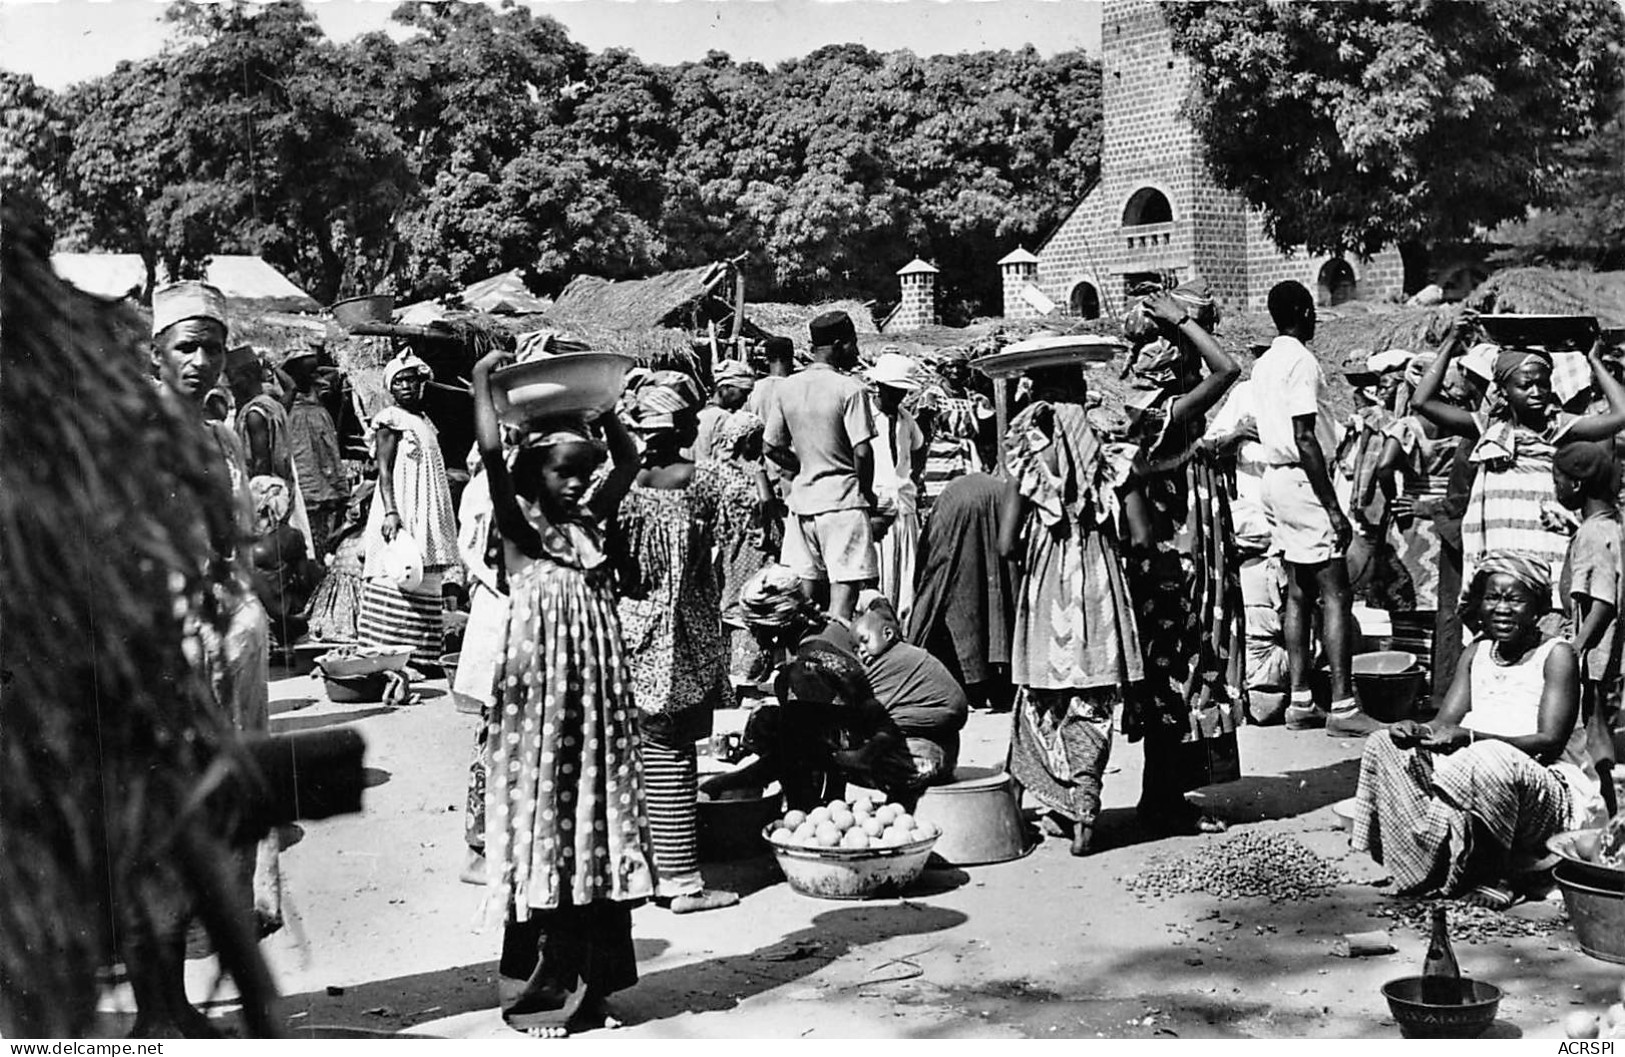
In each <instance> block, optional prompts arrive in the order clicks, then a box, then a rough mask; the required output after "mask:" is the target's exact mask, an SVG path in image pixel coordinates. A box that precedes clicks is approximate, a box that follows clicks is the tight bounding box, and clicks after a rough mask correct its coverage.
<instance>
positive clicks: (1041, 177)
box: [0, 0, 1100, 318]
mask: <svg viewBox="0 0 1625 1057" xmlns="http://www.w3.org/2000/svg"><path fill="white" fill-rule="evenodd" d="M170 18H171V19H172V20H173V21H174V22H175V23H176V30H177V39H176V40H175V42H174V43H173V44H172V45H171V46H170V47H169V48H168V49H167V50H166V51H165V52H164V53H162V54H161V55H158V56H156V57H154V58H151V59H148V60H144V61H142V62H136V63H125V64H123V65H121V66H120V67H119V68H118V69H117V70H115V71H114V72H112V73H110V74H108V75H107V76H105V77H102V78H98V79H96V80H94V81H91V82H89V83H86V84H81V85H77V86H75V87H73V88H72V89H70V90H69V91H68V92H66V93H64V95H63V96H61V97H60V98H57V97H53V96H52V95H51V93H49V92H46V91H44V90H43V89H40V88H39V87H38V86H36V85H34V84H33V83H32V82H31V81H28V80H27V79H26V78H9V79H7V80H4V81H0V102H5V103H7V104H9V105H7V106H6V107H5V111H4V112H5V114H6V118H5V121H6V123H5V125H0V137H4V138H0V179H3V178H17V179H22V180H24V181H26V182H41V183H44V182H49V180H50V179H52V178H55V179H58V180H59V181H60V184H61V185H62V187H63V188H65V189H66V193H65V194H64V195H62V196H61V197H60V201H59V202H58V208H57V210H56V220H57V226H58V229H59V234H60V235H61V236H62V237H63V238H64V240H65V241H66V242H67V244H70V245H75V246H79V247H84V248H98V249H109V250H120V251H125V252H137V253H140V254H142V255H143V257H144V258H145V259H146V260H147V262H148V265H149V270H150V272H151V274H152V275H154V276H158V275H162V274H176V275H179V274H187V273H189V272H191V271H193V270H195V269H196V268H197V267H198V266H199V265H201V264H202V263H203V262H204V261H205V260H206V258H207V257H208V256H209V255H210V254H212V253H223V252H254V253H259V254H262V255H263V256H265V257H266V258H267V259H268V260H270V261H272V262H273V263H275V264H277V265H278V266H280V267H282V268H284V269H285V270H287V271H288V272H289V273H290V274H292V275H293V276H295V277H296V278H297V279H298V280H300V281H301V282H302V283H303V284H304V285H306V286H307V287H308V288H310V289H311V291H312V292H313V293H315V294H316V295H317V296H318V297H320V298H324V299H328V298H333V297H336V296H341V295H343V294H348V293H355V292H361V291H365V290H371V289H380V288H383V289H393V290H395V291H396V292H398V293H401V294H403V295H409V296H415V295H419V294H433V293H438V292H441V291H444V290H447V289H451V288H454V287H456V286H459V285H461V284H465V283H468V282H472V281H474V280H477V279H481V278H484V277H486V276H488V275H491V274H493V273H495V272H498V271H501V270H506V269H510V268H517V267H526V268H529V269H530V270H531V271H530V274H531V275H532V276H534V277H535V279H536V281H537V283H538V285H539V286H541V287H543V288H546V287H549V286H557V285H560V284H562V283H563V282H564V281H566V280H567V279H568V278H569V277H570V276H572V275H575V274H580V273H584V272H585V273H595V274H600V275H607V276H613V277H622V276H633V275H641V274H649V273H651V272H655V271H659V270H661V269H665V268H671V267H682V266H687V265H692V264H696V263H700V262H703V261H709V260H716V259H719V258H724V257H728V258H731V257H743V258H744V259H745V260H746V262H747V266H748V268H749V272H748V274H749V275H750V282H751V284H752V289H753V293H754V295H756V296H767V297H782V298H795V299H816V298H825V297H836V296H848V295H856V296H862V297H868V298H874V299H877V300H881V301H885V300H887V299H889V298H893V297H895V296H896V289H897V286H896V281H895V279H894V273H895V271H896V270H897V268H898V267H900V266H901V265H902V264H904V263H905V262H906V261H907V260H908V259H909V258H911V257H914V256H923V257H925V258H927V259H929V260H933V261H935V263H937V265H938V266H939V267H940V268H941V269H942V280H941V283H942V291H943V296H944V306H943V307H944V309H945V312H946V313H947V314H948V315H949V316H950V317H955V318H963V317H966V316H968V315H971V314H975V313H977V312H983V311H993V310H996V308H997V305H998V291H999V285H998V284H999V278H998V275H997V271H996V269H995V268H994V266H993V262H994V261H995V260H997V258H998V257H999V256H1001V255H1002V254H1003V253H1005V252H1006V251H1008V250H1009V249H1011V248H1012V247H1013V246H1014V245H1015V244H1016V243H1017V242H1025V243H1027V244H1028V245H1029V246H1031V245H1035V244H1036V243H1037V242H1038V241H1039V240H1041V239H1042V238H1043V236H1044V235H1045V234H1047V232H1048V231H1049V230H1050V229H1051V228H1052V227H1053V226H1054V225H1055V224H1056V223H1057V222H1058V221H1059V220H1060V219H1061V217H1062V216H1063V215H1064V212H1065V211H1066V210H1067V209H1068V208H1070V206H1071V205H1072V204H1073V203H1074V202H1075V201H1076V199H1077V197H1078V196H1079V195H1080V194H1081V193H1082V191H1083V189H1084V188H1085V187H1086V186H1087V185H1088V183H1089V181H1090V180H1091V179H1092V178H1093V176H1094V174H1095V172H1096V170H1097V168H1098V162H1099V153H1100V70H1099V65H1098V63H1096V62H1095V60H1093V59H1091V58H1089V57H1087V56H1085V55H1084V54H1082V53H1080V52H1071V53H1064V54H1061V55H1057V56H1055V57H1053V58H1050V59H1045V58H1042V57H1040V56H1039V54H1038V53H1037V51H1035V50H1034V49H1032V48H1026V49H1023V50H1021V51H1016V52H1009V51H1001V52H980V53H974V54H962V55H948V56H933V57H929V58H922V57H918V56H915V55H913V54H911V53H909V52H906V51H900V52H892V53H878V52H873V51H870V50H868V49H867V48H863V47H860V46H857V45H840V46H833V47H826V48H822V49H819V50H817V51H815V52H813V53H812V54H810V55H808V56H806V57H805V58H801V59H797V60H793V61H791V62H787V63H784V64H782V65H780V66H779V67H777V68H776V69H768V68H766V67H764V66H761V65H759V64H755V63H736V62H734V61H733V60H732V59H731V58H730V57H729V56H727V55H726V54H722V53H717V52H714V53H712V54H710V55H708V56H707V57H706V58H705V59H704V60H703V61H701V62H695V63H685V64H683V65H680V66H676V67H666V66H658V65H651V64H648V63H644V62H642V61H641V60H639V59H638V58H637V57H636V56H635V55H633V54H631V53H629V52H626V51H623V50H618V49H611V50H608V51H604V52H601V53H594V52H591V51H589V50H588V49H586V48H584V47H582V46H581V45H579V44H577V43H575V42H573V41H571V40H570V38H569V36H568V34H567V33H566V32H565V31H564V29H563V28H562V27H561V26H560V25H559V24H558V23H556V22H555V21H553V20H552V19H550V18H546V17H538V16H535V15H533V14H531V12H530V10H529V9H527V8H524V7H519V6H511V5H510V6H505V7H501V8H496V7H491V6H487V5H480V4H430V3H424V4H403V5H402V6H401V7H400V8H399V9H397V11H396V12H395V14H394V20H395V22H396V23H398V24H399V26H400V27H402V28H403V29H404V30H407V31H408V32H405V33H399V34H384V33H374V34H369V35H367V36H364V37H361V38H359V39H357V40H355V41H351V42H349V43H347V44H344V45H336V44H334V43H333V42H331V41H329V40H327V39H326V38H325V37H324V36H323V35H322V33H321V30H320V27H319V26H318V25H317V24H316V23H315V21H314V19H313V18H312V17H311V15H310V14H309V12H308V11H306V10H305V9H304V8H302V7H300V6H299V5H298V4H296V3H292V2H289V0H279V2H276V3H271V4H266V5H260V4H237V5H218V6H201V5H199V6H191V5H184V6H183V5H176V6H175V7H174V8H173V9H172V12H171V14H170ZM44 130H50V131H51V135H48V136H47V135H43V134H42V133H43V131H44ZM32 144H44V146H39V147H35V146H31V145H32ZM13 170H15V172H16V176H15V177H13V176H12V175H11V173H12V171H13Z"/></svg>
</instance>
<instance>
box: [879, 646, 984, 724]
mask: <svg viewBox="0 0 1625 1057" xmlns="http://www.w3.org/2000/svg"><path fill="white" fill-rule="evenodd" d="M864 668H865V669H867V670H868V672H869V682H870V684H871V685H872V686H873V687H874V691H875V697H876V698H878V699H879V701H880V703H881V704H883V705H885V706H886V711H887V712H888V713H890V714H891V718H892V721H893V722H894V723H896V724H897V729H899V730H901V731H902V732H903V733H904V734H905V735H907V736H909V737H912V738H930V739H931V740H932V741H938V740H941V739H944V738H945V737H946V736H948V735H951V734H954V733H956V732H958V731H959V730H960V729H961V728H962V727H964V725H965V717H966V716H967V715H969V713H970V702H969V701H968V700H967V699H966V697H965V690H964V688H963V687H961V686H960V685H959V682H958V681H957V680H955V679H954V677H953V674H952V673H951V672H949V671H948V669H947V667H945V666H944V665H943V663H942V662H941V661H939V660H937V659H936V658H935V657H933V656H931V654H929V653H927V652H926V651H925V650H923V649H921V648H920V647H918V646H911V645H909V644H908V643H906V642H899V643H896V644H894V645H893V646H892V648H891V649H889V650H887V651H886V652H885V653H883V654H881V655H880V656H879V657H876V658H874V659H873V660H870V661H868V662H867V663H865V665H864Z"/></svg>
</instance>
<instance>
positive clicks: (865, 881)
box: [762, 824, 940, 899]
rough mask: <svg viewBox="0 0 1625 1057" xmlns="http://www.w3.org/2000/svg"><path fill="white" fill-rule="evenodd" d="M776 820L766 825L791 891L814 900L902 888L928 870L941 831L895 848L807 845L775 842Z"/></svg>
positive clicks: (864, 895)
mask: <svg viewBox="0 0 1625 1057" xmlns="http://www.w3.org/2000/svg"><path fill="white" fill-rule="evenodd" d="M775 828H777V827H776V826H775V825H772V824H770V825H768V826H765V827H763V829H762V839H763V840H765V841H767V843H768V846H769V847H771V848H772V849H773V855H774V857H775V858H777V859H778V861H779V869H780V870H782V871H784V879H785V880H786V881H789V882H790V887H791V889H792V890H794V891H796V892H799V893H801V894H802V895H804V896H812V897H814V898H815V899H868V898H869V897H870V896H875V895H880V894H882V893H889V892H898V891H901V890H902V889H904V888H907V887H908V886H909V885H911V884H913V883H914V882H915V881H916V880H917V879H918V878H919V876H920V874H922V873H924V872H925V863H926V860H927V859H929V858H931V846H932V845H933V844H935V843H936V842H937V836H940V834H937V835H933V836H930V837H927V838H926V839H925V840H917V841H911V842H910V843H908V844H899V845H897V846H895V847H891V848H804V847H801V846H799V845H786V844H774V843H773V842H772V840H771V839H770V838H771V837H772V835H773V830H774V829H775Z"/></svg>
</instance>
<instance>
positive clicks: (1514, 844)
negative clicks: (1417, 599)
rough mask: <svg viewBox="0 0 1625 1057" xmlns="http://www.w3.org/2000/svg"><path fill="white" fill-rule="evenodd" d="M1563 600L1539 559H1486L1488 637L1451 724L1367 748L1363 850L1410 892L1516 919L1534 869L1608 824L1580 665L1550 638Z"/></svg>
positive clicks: (1465, 678) (1471, 657)
mask: <svg viewBox="0 0 1625 1057" xmlns="http://www.w3.org/2000/svg"><path fill="white" fill-rule="evenodd" d="M1551 592H1552V589H1551V569H1550V566H1548V565H1547V564H1546V563H1545V562H1544V561H1542V560H1540V559H1539V558H1535V557H1530V556H1527V555H1522V554H1516V553H1511V552H1505V551H1502V552H1496V553H1493V554H1488V555H1485V556H1484V558H1483V559H1482V560H1481V561H1480V562H1479V563H1478V567H1477V570H1476V572H1475V573H1474V576H1473V579H1472V581H1471V583H1470V584H1469V586H1468V589H1467V597H1466V598H1465V600H1464V601H1463V620H1464V621H1465V622H1466V623H1467V624H1468V626H1469V627H1471V628H1473V629H1474V630H1475V631H1477V633H1478V638H1477V639H1476V640H1474V641H1473V642H1472V643H1471V644H1470V645H1469V646H1468V647H1467V648H1466V650H1465V651H1463V653H1462V658H1461V663H1460V664H1459V665H1458V666H1457V668H1456V678H1455V681H1454V682H1452V683H1451V685H1450V690H1449V693H1447V694H1446V695H1445V699H1444V703H1443V706H1442V707H1441V708H1440V710H1439V714H1438V716H1436V717H1435V718H1434V719H1432V720H1431V721H1429V722H1427V723H1418V722H1415V721H1413V720H1406V721H1404V722H1401V723H1396V724H1394V725H1393V726H1391V727H1389V728H1388V729H1387V730H1385V731H1379V732H1377V733H1376V734H1373V735H1371V737H1370V738H1368V739H1367V740H1366V744H1365V754H1364V757H1363V758H1362V759H1361V761H1360V785H1359V790H1358V792H1356V794H1355V808H1354V837H1353V840H1352V841H1351V844H1352V846H1353V847H1354V849H1355V850H1356V851H1366V852H1370V853H1371V857H1372V858H1373V859H1375V860H1376V861H1377V862H1379V863H1382V864H1383V865H1384V866H1387V867H1388V869H1389V871H1390V872H1392V873H1393V875H1394V883H1395V885H1396V887H1397V889H1398V891H1399V892H1401V893H1422V892H1431V891H1437V892H1441V893H1443V894H1446V895H1453V894H1457V893H1461V892H1468V893H1469V899H1470V900H1471V901H1473V902H1476V903H1479V904H1481V905H1485V906H1492V907H1495V908H1497V909H1503V908H1505V907H1508V906H1511V905H1512V903H1514V902H1515V901H1516V899H1517V895H1516V894H1515V890H1514V888H1513V885H1512V883H1511V882H1512V875H1513V874H1514V873H1515V867H1516V864H1517V863H1518V862H1519V861H1520V860H1528V859H1533V858H1538V857H1540V856H1542V855H1544V854H1545V851H1544V849H1545V844H1546V840H1547V839H1548V838H1550V837H1552V836H1554V835H1556V834H1558V833H1561V832H1563V831H1564V830H1570V829H1580V828H1583V827H1586V826H1589V825H1596V824H1598V823H1599V822H1600V821H1601V815H1602V799H1601V795H1600V794H1601V787H1600V786H1599V784H1598V781H1597V772H1596V768H1595V767H1594V766H1593V764H1592V762H1591V758H1590V755H1589V754H1588V752H1587V749H1586V735H1585V727H1584V725H1583V724H1581V723H1579V722H1577V718H1578V716H1579V707H1580V682H1579V674H1578V673H1579V665H1578V662H1577V661H1576V660H1575V655H1574V650H1573V648H1572V647H1570V645H1569V644H1568V643H1567V642H1565V641H1563V640H1561V639H1555V638H1549V637H1547V636H1546V635H1545V634H1544V633H1543V632H1542V631H1541V629H1540V618H1541V616H1542V615H1544V614H1545V613H1546V611H1547V609H1548V607H1549V606H1550V598H1551Z"/></svg>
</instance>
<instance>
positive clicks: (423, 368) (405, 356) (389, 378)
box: [384, 349, 434, 389]
mask: <svg viewBox="0 0 1625 1057" xmlns="http://www.w3.org/2000/svg"><path fill="white" fill-rule="evenodd" d="M407 371H411V372H413V373H419V372H421V373H423V374H429V375H432V374H433V373H434V372H433V371H432V370H430V369H429V365H428V364H427V363H424V362H423V359H422V358H421V357H419V356H418V354H417V353H415V352H413V351H412V350H411V349H402V350H401V351H400V354H399V355H398V356H396V357H395V358H394V359H392V360H390V361H389V362H388V363H386V364H384V388H385V389H388V388H389V386H390V384H391V383H392V382H394V381H395V378H396V376H397V375H400V374H404V373H405V372H407Z"/></svg>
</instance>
